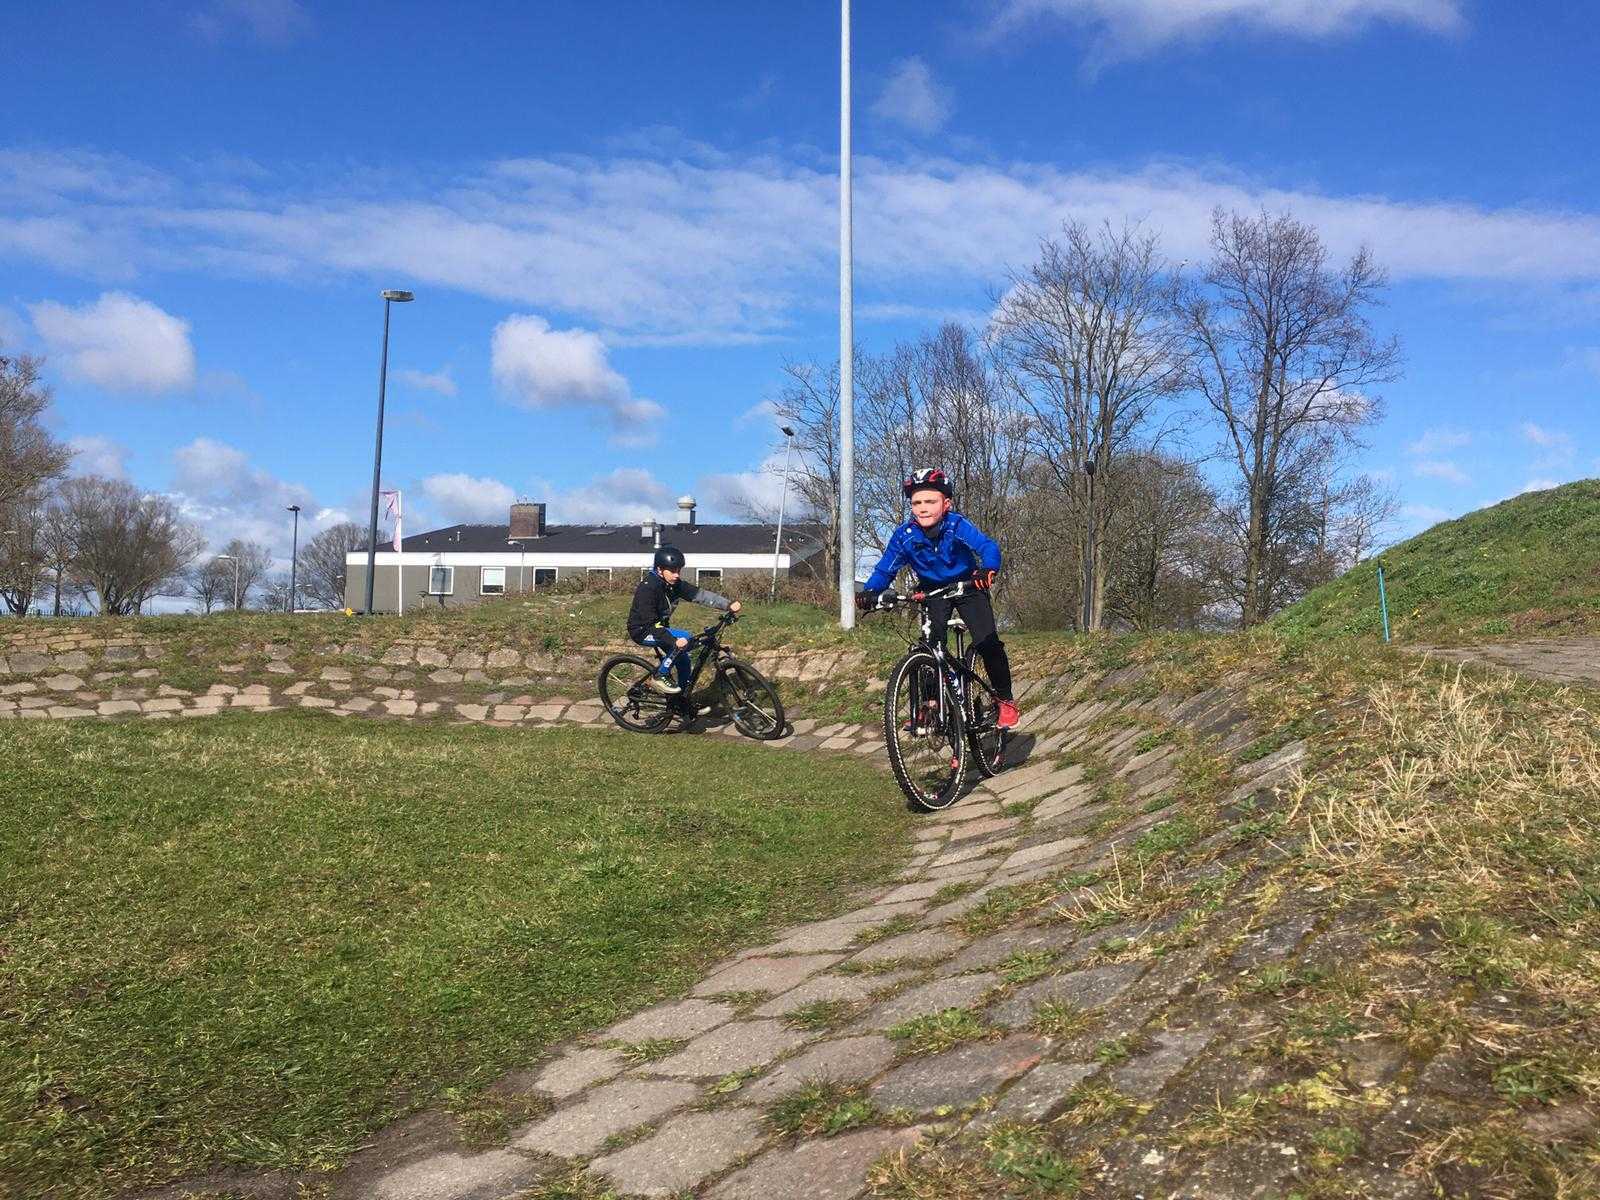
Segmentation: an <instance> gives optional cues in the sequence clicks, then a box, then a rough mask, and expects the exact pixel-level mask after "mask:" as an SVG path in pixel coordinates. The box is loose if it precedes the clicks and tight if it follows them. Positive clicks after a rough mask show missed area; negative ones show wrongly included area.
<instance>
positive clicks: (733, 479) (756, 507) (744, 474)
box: [700, 447, 799, 521]
mask: <svg viewBox="0 0 1600 1200" xmlns="http://www.w3.org/2000/svg"><path fill="white" fill-rule="evenodd" d="M783 454H784V452H783V449H782V448H781V447H780V448H778V449H777V450H774V451H773V452H772V453H770V454H768V455H767V457H766V458H765V459H763V460H762V462H761V464H760V465H759V466H757V467H756V468H755V469H754V470H752V471H739V472H735V473H731V474H718V475H707V476H706V477H705V478H703V479H702V480H701V481H700V494H701V496H703V497H704V498H705V500H706V502H707V505H708V507H711V508H714V509H716V510H717V511H718V512H721V513H726V514H727V515H728V516H730V517H732V518H734V519H735V520H741V521H747V520H749V519H750V518H751V516H752V515H755V516H757V517H759V518H760V519H762V520H768V519H772V520H776V519H777V515H778V502H779V500H780V499H781V498H782V496H783ZM798 503H799V500H798V497H797V496H796V495H795V492H794V488H793V487H792V486H791V487H790V489H789V498H788V501H787V503H786V508H787V515H788V516H789V518H791V519H793V518H795V517H796V516H797V515H798V514H797V512H796V505H797V504H798Z"/></svg>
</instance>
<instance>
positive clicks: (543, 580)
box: [533, 567, 556, 592]
mask: <svg viewBox="0 0 1600 1200" xmlns="http://www.w3.org/2000/svg"><path fill="white" fill-rule="evenodd" d="M555 585H556V569H555V568H554V567H535V568H534V569H533V590H534V591H536V592H537V591H538V590H539V589H540V588H542V587H555Z"/></svg>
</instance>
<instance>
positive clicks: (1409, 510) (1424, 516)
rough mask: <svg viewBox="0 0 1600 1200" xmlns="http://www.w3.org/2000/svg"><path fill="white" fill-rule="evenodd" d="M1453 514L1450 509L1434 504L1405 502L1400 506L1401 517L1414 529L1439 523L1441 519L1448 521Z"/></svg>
mask: <svg viewBox="0 0 1600 1200" xmlns="http://www.w3.org/2000/svg"><path fill="white" fill-rule="evenodd" d="M1453 515H1454V514H1453V513H1451V512H1450V511H1449V510H1448V509H1443V508H1438V507H1436V506H1435V505H1432V504H1404V505H1401V507H1400V517H1401V519H1402V520H1404V521H1405V522H1406V524H1407V525H1409V526H1411V527H1412V528H1413V529H1418V528H1426V527H1427V526H1430V525H1437V524H1438V523H1439V522H1440V521H1448V520H1449V519H1450V518H1451V517H1452V516H1453Z"/></svg>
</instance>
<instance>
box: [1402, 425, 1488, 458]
mask: <svg viewBox="0 0 1600 1200" xmlns="http://www.w3.org/2000/svg"><path fill="white" fill-rule="evenodd" d="M1471 442H1472V435H1471V434H1470V433H1468V432H1467V431H1466V430H1465V429H1426V430H1424V431H1423V433H1422V436H1421V437H1419V438H1418V439H1417V440H1416V441H1414V442H1412V443H1411V444H1410V445H1409V446H1407V447H1406V453H1407V454H1410V455H1414V456H1416V457H1420V458H1427V457H1429V456H1431V455H1435V454H1442V453H1444V452H1445V451H1447V450H1459V449H1461V447H1463V446H1466V445H1469V444H1470V443H1471Z"/></svg>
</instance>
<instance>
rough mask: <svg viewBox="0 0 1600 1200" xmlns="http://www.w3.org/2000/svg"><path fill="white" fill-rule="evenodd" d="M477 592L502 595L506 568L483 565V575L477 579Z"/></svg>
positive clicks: (503, 593)
mask: <svg viewBox="0 0 1600 1200" xmlns="http://www.w3.org/2000/svg"><path fill="white" fill-rule="evenodd" d="M478 593H479V594H480V595H483V596H504V595H505V594H506V569H505V568H504V567H484V568H483V575H482V577H481V578H480V579H479V581H478Z"/></svg>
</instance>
